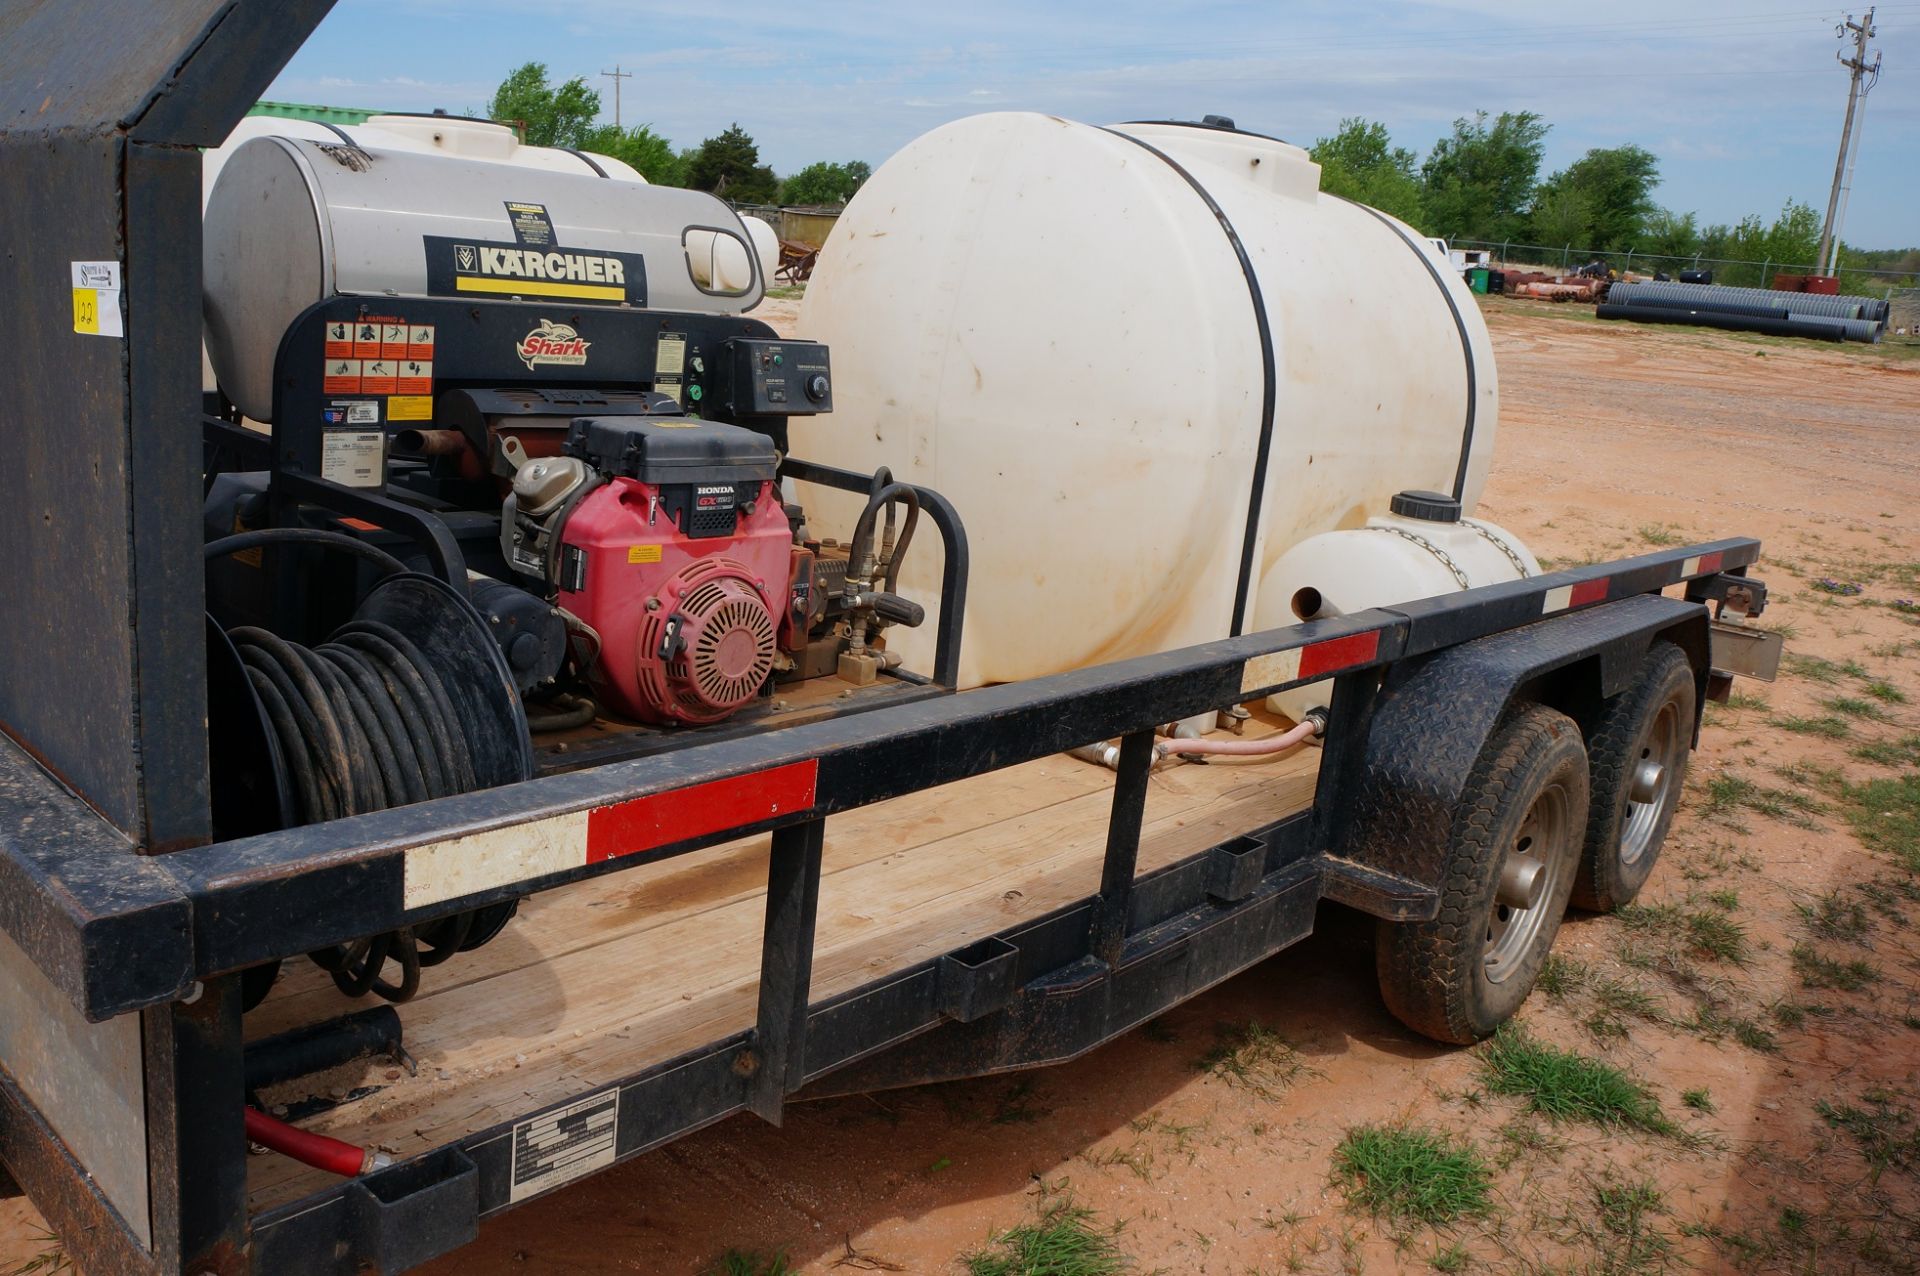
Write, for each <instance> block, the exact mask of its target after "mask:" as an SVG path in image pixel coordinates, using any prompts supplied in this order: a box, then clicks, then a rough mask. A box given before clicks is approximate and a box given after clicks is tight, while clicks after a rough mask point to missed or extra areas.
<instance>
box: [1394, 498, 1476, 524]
mask: <svg viewBox="0 0 1920 1276" xmlns="http://www.w3.org/2000/svg"><path fill="white" fill-rule="evenodd" d="M1392 509H1393V512H1394V513H1396V514H1398V515H1400V516H1401V517H1402V518H1417V519H1420V520H1421V521H1422V522H1427V523H1457V522H1459V521H1460V502H1459V501H1456V500H1454V499H1453V498H1452V497H1451V496H1446V495H1443V494H1442V493H1439V492H1396V493H1394V496H1393V502H1392Z"/></svg>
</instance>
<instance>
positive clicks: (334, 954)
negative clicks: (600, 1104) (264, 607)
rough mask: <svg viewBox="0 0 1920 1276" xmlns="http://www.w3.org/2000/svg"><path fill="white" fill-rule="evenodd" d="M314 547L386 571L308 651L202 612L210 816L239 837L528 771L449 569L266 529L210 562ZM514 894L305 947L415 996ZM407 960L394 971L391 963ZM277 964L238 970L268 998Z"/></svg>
mask: <svg viewBox="0 0 1920 1276" xmlns="http://www.w3.org/2000/svg"><path fill="white" fill-rule="evenodd" d="M288 542H292V543H302V544H319V545H324V546H325V547H327V548H330V549H337V550H342V551H345V552H348V553H354V554H358V555H360V556H361V557H364V558H368V559H370V560H372V561H373V562H374V563H375V564H376V565H378V566H379V567H381V568H382V569H383V570H385V571H386V572H387V573H388V574H387V575H386V577H385V578H384V579H382V580H381V581H380V582H379V583H378V584H376V585H374V587H373V588H372V589H371V590H370V591H368V593H367V595H366V597H365V598H364V599H362V600H361V602H360V604H359V606H358V607H356V608H355V610H354V613H353V615H352V617H351V618H350V619H349V620H347V621H346V623H344V624H342V625H341V626H340V627H339V628H337V629H335V630H334V631H333V633H332V634H330V635H329V636H328V638H327V640H326V641H325V642H322V643H319V644H317V645H315V646H313V647H306V646H302V645H301V644H299V643H295V642H291V641H288V640H287V639H285V638H282V637H280V636H278V635H276V634H274V633H272V632H270V631H268V630H266V629H263V628H260V627H257V626H250V625H243V626H236V627H234V628H232V629H223V628H222V627H221V626H220V625H219V623H218V622H217V621H215V619H214V618H213V617H212V616H211V615H209V616H208V617H207V651H208V659H207V681H208V696H209V713H208V731H209V748H210V754H211V759H210V760H211V762H212V775H213V777H214V780H213V792H212V800H213V815H214V825H215V827H216V829H217V830H218V831H219V834H220V836H222V837H241V836H249V835H253V834H258V833H266V832H273V831H276V830H278V829H285V828H294V827H298V826H300V825H304V824H314V823H319V822H321V821H324V820H332V819H339V818H341V817H343V816H348V815H361V814H366V813H368V812H371V811H380V810H386V809H388V808H390V807H395V806H405V805H408V804H411V803H414V802H424V801H429V800H431V799H433V798H439V797H449V796H452V795H453V794H456V793H466V792H472V791H474V790H476V789H484V788H491V787H493V786H495V785H500V784H510V783H513V782H515V781H518V780H525V779H529V778H531V777H532V775H533V747H532V742H531V739H530V737H529V735H528V731H527V719H526V711H525V709H524V707H523V706H522V704H521V701H520V697H519V695H518V693H517V692H516V691H515V689H514V682H513V677H512V674H511V672H510V670H509V669H508V667H507V664H506V661H505V659H504V658H503V657H502V655H501V653H500V650H499V647H498V646H497V645H496V644H495V642H494V641H493V638H492V636H491V635H490V634H489V633H488V630H487V627H486V624H485V622H484V621H483V620H482V619H481V618H480V615H479V613H478V612H477V611H475V610H474V607H473V605H472V604H471V603H470V602H468V601H467V599H466V598H464V597H463V596H461V594H460V593H459V592H458V591H456V590H454V589H453V588H452V587H451V586H449V585H447V584H446V583H445V582H444V581H441V580H438V579H436V578H434V577H431V576H425V575H421V574H419V573H415V572H411V571H408V570H406V567H405V565H404V564H402V563H401V562H400V561H399V560H398V559H396V558H394V557H393V556H392V555H390V554H387V553H385V552H384V551H382V550H380V549H378V548H376V547H374V546H370V545H367V544H366V543H365V542H363V541H358V540H355V539H354V538H352V537H348V536H343V535H339V534H337V533H331V532H324V531H318V530H315V529H305V528H287V529H264V530H261V531H256V532H246V533H242V534H240V535H238V536H230V537H226V538H224V539H222V540H217V541H214V542H212V543H210V544H209V545H208V546H207V547H206V554H207V557H208V558H214V557H218V556H220V555H223V554H230V553H235V552H238V551H240V550H244V549H249V548H252V547H254V546H257V545H263V544H275V543H288ZM517 907H518V901H508V902H506V903H502V904H494V905H490V906H488V907H486V908H481V909H476V910H472V911H469V912H463V913H455V914H452V915H450V916H447V917H441V918H435V919H433V920H430V921H427V922H424V923H421V924H417V925H413V926H406V927H401V928H400V929H398V930H394V931H389V932H386V933H385V934H381V935H373V936H368V937H366V938H363V939H359V940H356V941H354V942H352V943H349V944H342V945H335V946H332V947H330V948H327V949H323V950H320V951H318V952H314V953H311V954H309V956H310V957H311V958H312V959H313V961H314V962H315V963H316V964H318V965H319V966H320V967H321V968H322V969H324V970H326V971H327V972H328V973H329V974H331V975H332V976H333V981H334V983H335V985H336V986H338V987H339V989H340V990H341V991H342V992H344V993H346V994H347V995H349V996H356V997H357V996H363V995H365V994H366V993H368V992H374V993H377V994H379V995H380V996H382V997H385V998H386V999H388V1000H390V1001H405V1000H407V999H408V998H410V997H411V996H413V995H414V993H415V992H416V991H417V990H418V988H419V984H420V971H421V969H422V968H424V967H427V966H433V965H437V964H439V963H440V962H443V961H445V960H447V959H448V958H449V957H451V956H453V955H454V954H455V953H457V952H468V951H471V950H473V949H475V948H478V947H480V946H481V945H482V944H485V943H486V942H487V941H488V940H490V939H492V938H493V937H494V936H496V935H498V934H499V933H500V931H501V929H502V928H503V927H505V925H506V924H507V921H508V920H509V919H510V918H511V917H512V916H513V913H514V910H515V909H516V908H517ZM389 962H391V963H393V964H394V965H396V966H397V967H398V977H397V979H395V980H389V979H388V978H387V977H386V966H387V964H388V963H389ZM277 970H278V964H277V963H273V964H270V965H267V966H262V967H255V968H254V969H253V970H250V971H247V972H245V973H244V975H243V981H242V982H243V1003H244V1004H246V1005H247V1006H249V1007H250V1006H252V1005H255V1004H258V1002H259V1001H260V1000H261V999H262V998H264V997H265V995H266V993H267V990H268V989H269V988H271V986H272V983H273V979H274V976H275V974H276V973H277Z"/></svg>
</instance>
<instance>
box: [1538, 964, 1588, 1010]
mask: <svg viewBox="0 0 1920 1276" xmlns="http://www.w3.org/2000/svg"><path fill="white" fill-rule="evenodd" d="M1586 980H1587V968H1586V966H1585V965H1584V964H1582V963H1581V962H1578V961H1575V960H1574V959H1573V958H1571V957H1562V956H1561V955H1560V954H1559V953H1548V954H1547V959H1546V961H1545V962H1543V963H1541V966H1540V974H1539V977H1538V978H1536V979H1535V980H1534V982H1533V986H1534V987H1535V988H1538V989H1539V990H1540V991H1541V992H1543V993H1545V994H1546V995H1547V996H1549V997H1551V998H1553V999H1554V1000H1556V1001H1558V1000H1559V999H1560V998H1562V997H1565V996H1566V995H1567V994H1568V993H1570V992H1572V991H1573V990H1574V989H1576V988H1578V987H1579V986H1580V985H1581V984H1583V983H1585V982H1586Z"/></svg>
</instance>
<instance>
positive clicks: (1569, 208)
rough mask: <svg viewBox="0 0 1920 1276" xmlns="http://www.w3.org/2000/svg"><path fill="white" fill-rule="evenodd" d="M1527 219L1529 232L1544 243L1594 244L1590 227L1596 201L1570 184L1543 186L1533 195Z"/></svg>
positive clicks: (1555, 246) (1581, 246)
mask: <svg viewBox="0 0 1920 1276" xmlns="http://www.w3.org/2000/svg"><path fill="white" fill-rule="evenodd" d="M1527 222H1528V227H1529V228H1528V231H1527V233H1528V234H1529V235H1531V236H1533V239H1534V242H1536V243H1538V244H1541V245H1542V246H1544V247H1547V248H1565V247H1569V246H1570V247H1574V248H1590V247H1592V245H1591V244H1589V243H1588V242H1587V231H1588V228H1589V227H1591V226H1592V224H1593V201H1592V200H1591V199H1589V198H1588V197H1587V193H1586V192H1585V191H1582V190H1575V189H1573V188H1571V187H1561V188H1559V189H1557V190H1546V189H1543V190H1541V192H1540V193H1539V194H1538V195H1536V196H1535V197H1534V200H1533V211H1532V212H1531V213H1530V214H1528V217H1527Z"/></svg>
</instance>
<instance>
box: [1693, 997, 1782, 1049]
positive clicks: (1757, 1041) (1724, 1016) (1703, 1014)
mask: <svg viewBox="0 0 1920 1276" xmlns="http://www.w3.org/2000/svg"><path fill="white" fill-rule="evenodd" d="M1680 1027H1682V1028H1685V1029H1687V1030H1689V1031H1691V1032H1694V1033H1697V1034H1699V1035H1700V1036H1702V1037H1707V1038H1709V1039H1718V1038H1720V1037H1732V1038H1733V1039H1734V1040H1735V1041H1737V1042H1739V1043H1740V1044H1741V1045H1743V1046H1745V1047H1746V1048H1747V1049H1749V1050H1755V1051H1758V1052H1759V1053H1761V1054H1772V1053H1774V1052H1775V1051H1777V1050H1779V1049H1780V1043H1779V1041H1778V1040H1776V1039H1775V1038H1774V1035H1773V1034H1772V1033H1771V1032H1769V1031H1767V1029H1765V1028H1763V1027H1762V1026H1761V1025H1759V1024H1758V1023H1756V1022H1754V1021H1753V1020H1751V1019H1749V1018H1747V1017H1746V1016H1745V1015H1735V1014H1729V1013H1727V1012H1726V1011H1725V1010H1723V1009H1721V1007H1720V1006H1718V1005H1716V1004H1714V1003H1713V1002H1711V1001H1709V1002H1706V1003H1704V1004H1702V1005H1700V1006H1697V1007H1695V1009H1694V1012H1693V1018H1691V1019H1689V1020H1687V1021H1685V1022H1684V1023H1682V1024H1680Z"/></svg>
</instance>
